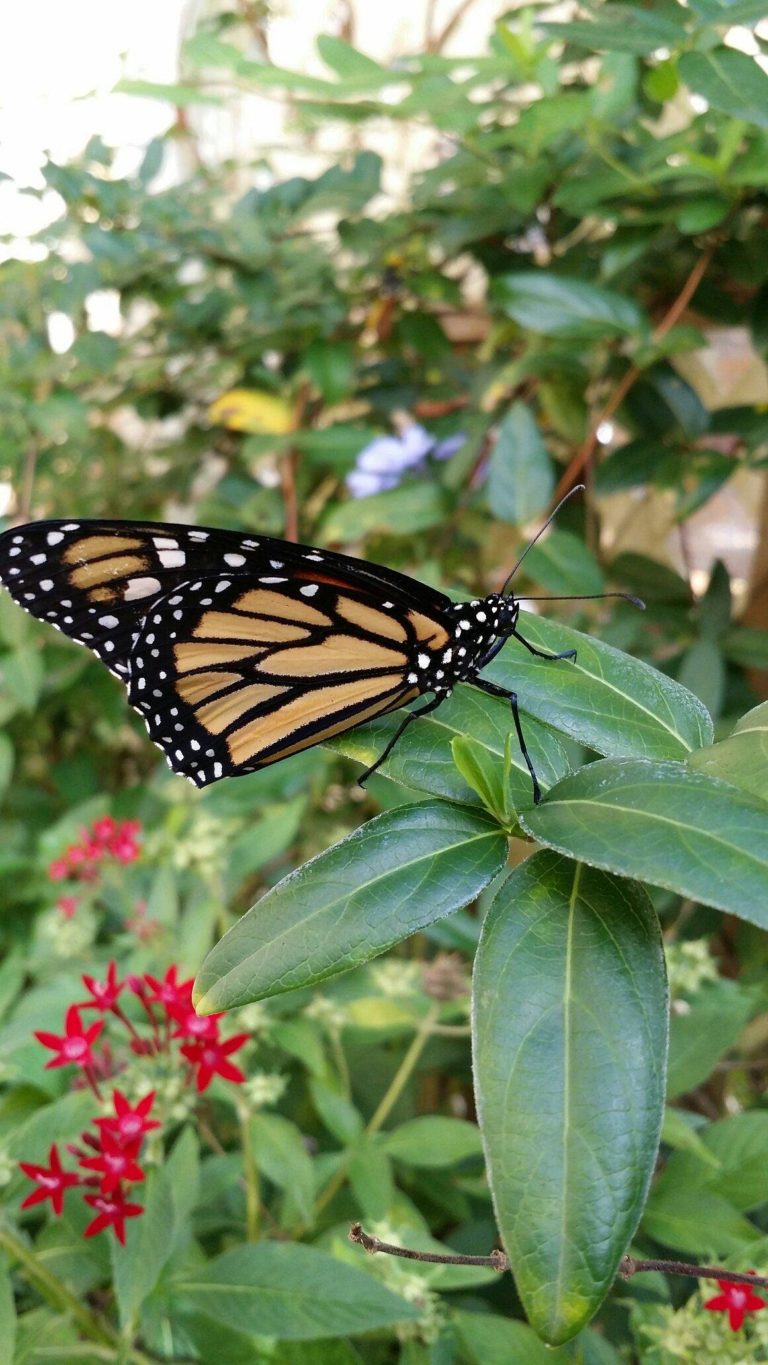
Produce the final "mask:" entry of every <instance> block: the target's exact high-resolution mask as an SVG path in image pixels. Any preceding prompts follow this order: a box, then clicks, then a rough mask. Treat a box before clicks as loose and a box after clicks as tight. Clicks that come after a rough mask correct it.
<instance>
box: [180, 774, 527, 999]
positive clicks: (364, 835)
mask: <svg viewBox="0 0 768 1365" xmlns="http://www.w3.org/2000/svg"><path fill="white" fill-rule="evenodd" d="M505 856H506V840H505V838H504V835H503V834H502V832H501V831H500V829H499V828H498V826H497V825H496V824H495V823H494V822H493V821H492V820H490V819H489V818H488V817H487V816H485V815H484V814H482V813H481V812H480V811H474V810H468V809H467V808H466V807H460V806H453V805H448V804H447V803H446V802H443V801H430V802H425V803H424V804H423V805H422V804H419V805H412V806H406V807H404V808H401V809H399V810H395V811H388V812H387V813H386V814H384V815H380V816H378V817H377V819H375V820H371V821H369V823H368V824H367V825H363V826H362V828H360V829H357V830H355V831H354V833H353V834H351V835H350V836H349V837H348V838H347V839H343V840H342V842H341V843H340V844H336V845H335V846H334V847H333V848H329V849H327V850H326V851H325V852H324V853H321V854H319V856H318V857H316V858H313V859H312V861H311V862H309V863H305V865H304V866H303V867H300V868H298V869H297V871H295V872H292V873H291V874H290V876H288V877H285V878H284V879H283V881H281V882H278V884H277V886H274V887H272V889H271V890H270V891H268V892H267V894H266V895H265V896H263V897H262V899H261V900H260V901H257V903H256V905H254V906H253V907H252V908H251V909H250V910H249V911H248V913H247V914H246V915H244V916H243V918H242V919H241V920H239V921H238V923H237V924H236V925H235V926H234V927H233V928H232V929H230V931H229V933H228V934H225V935H224V938H223V939H222V940H221V942H220V943H218V944H217V945H216V947H215V948H214V949H213V951H212V952H211V953H209V955H208V957H207V958H206V960H205V962H204V963H203V966H202V968H201V970H200V975H199V977H198V979H197V983H196V986H195V999H196V1001H197V1007H198V1009H199V1010H200V1012H201V1013H203V1014H210V1013H212V1012H213V1011H215V1010H221V1009H231V1008H232V1007H233V1006H235V1005H243V1004H246V1003H247V1002H248V1001H249V1000H255V999H258V998H260V997H262V996H265V995H277V994H279V993H280V992H282V991H289V990H292V989H293V988H294V987H296V986H306V985H309V984H311V983H312V982H314V981H321V980H323V978H324V977H326V976H331V975H332V974H333V973H334V972H338V971H343V970H345V969H346V968H348V967H354V966H357V965H359V963H361V962H365V961H367V960H368V958H370V957H374V956H375V955H376V954H377V953H382V952H384V950H385V949H386V948H389V947H391V945H392V944H393V943H396V942H397V941H398V940H399V939H401V938H405V936H406V935H407V934H412V933H415V931H416V930H417V929H422V928H424V926H425V925H426V924H431V923H432V921H433V920H435V919H440V918H441V916H443V915H449V914H451V912H452V911H454V910H458V909H460V908H461V906H463V905H466V904H467V902H468V901H471V900H473V899H474V897H475V896H477V895H478V894H479V893H480V891H482V889H483V887H484V886H487V885H488V883H489V882H490V881H491V880H492V879H493V877H495V875H496V873H497V872H498V871H499V869H500V868H501V867H502V866H503V864H504V859H505Z"/></svg>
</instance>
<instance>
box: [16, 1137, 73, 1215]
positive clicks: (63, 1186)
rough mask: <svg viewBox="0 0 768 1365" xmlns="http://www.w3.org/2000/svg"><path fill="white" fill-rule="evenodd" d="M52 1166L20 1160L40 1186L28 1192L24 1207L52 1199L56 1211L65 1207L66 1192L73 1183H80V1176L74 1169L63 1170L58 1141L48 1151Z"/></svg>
mask: <svg viewBox="0 0 768 1365" xmlns="http://www.w3.org/2000/svg"><path fill="white" fill-rule="evenodd" d="M48 1160H49V1162H50V1166H47V1167H46V1166H35V1165H33V1163H32V1162H31V1161H20V1162H19V1165H20V1167H21V1169H22V1171H23V1172H24V1174H25V1175H26V1176H29V1179H30V1180H36V1181H37V1184H38V1186H39V1188H38V1189H36V1190H33V1191H32V1193H31V1194H28V1195H27V1197H26V1199H25V1200H24V1201H23V1202H22V1205H21V1207H22V1208H23V1209H28V1208H31V1206H32V1205H33V1204H42V1202H43V1200H45V1199H50V1201H51V1204H52V1205H53V1211H54V1213H61V1211H62V1209H63V1207H64V1192H65V1190H68V1189H69V1188H70V1186H72V1185H79V1184H80V1177H79V1176H78V1175H75V1173H74V1172H73V1171H65V1170H62V1166H61V1161H60V1160H59V1152H58V1148H57V1146H56V1143H55V1142H53V1143H52V1144H51V1150H50V1152H49V1153H48Z"/></svg>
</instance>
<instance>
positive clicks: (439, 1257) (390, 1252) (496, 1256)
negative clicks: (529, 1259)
mask: <svg viewBox="0 0 768 1365" xmlns="http://www.w3.org/2000/svg"><path fill="white" fill-rule="evenodd" d="M349 1240H350V1242H357V1243H358V1244H359V1245H360V1246H361V1247H364V1248H365V1250H366V1251H370V1252H371V1253H372V1254H373V1253H374V1252H377V1251H383V1252H384V1253H385V1254H386V1255H387V1256H402V1257H403V1259H404V1260H406V1261H427V1262H428V1263H429V1264H430V1265H479V1266H483V1267H484V1268H486V1269H488V1270H509V1260H508V1258H507V1257H506V1256H505V1254H504V1252H503V1251H492V1252H491V1254H490V1256H449V1255H448V1254H447V1253H446V1252H435V1251H415V1250H414V1249H413V1247H397V1246H395V1245H394V1244H393V1243H392V1242H382V1240H381V1238H380V1237H372V1236H371V1234H370V1233H369V1232H365V1231H364V1230H363V1228H362V1226H361V1225H360V1223H353V1224H352V1226H351V1228H350V1229H349Z"/></svg>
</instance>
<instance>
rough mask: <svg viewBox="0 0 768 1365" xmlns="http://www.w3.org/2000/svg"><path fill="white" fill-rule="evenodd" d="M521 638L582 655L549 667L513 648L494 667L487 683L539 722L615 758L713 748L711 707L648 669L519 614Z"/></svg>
mask: <svg viewBox="0 0 768 1365" xmlns="http://www.w3.org/2000/svg"><path fill="white" fill-rule="evenodd" d="M518 630H519V632H520V634H521V635H522V636H524V638H525V639H526V640H528V641H529V643H530V644H532V645H534V646H535V647H536V648H537V649H541V650H546V651H549V652H551V653H559V652H560V651H561V650H566V649H575V650H576V651H577V657H576V659H575V660H567V659H559V660H556V661H552V662H550V661H547V660H545V659H537V658H534V657H533V656H532V655H531V654H529V653H528V652H527V650H525V649H524V648H523V646H522V645H521V644H519V643H518V642H517V641H510V642H509V644H507V645H506V646H505V647H504V649H503V650H502V651H501V654H500V655H499V657H498V659H496V660H494V662H493V663H492V664H490V665H489V667H488V669H487V674H488V676H489V677H490V678H492V679H493V681H494V682H497V683H500V684H501V685H502V686H503V687H506V688H511V689H513V690H514V691H515V692H517V694H518V696H519V700H520V706H521V708H522V710H523V711H525V712H527V713H530V714H531V715H533V716H535V717H536V719H537V720H540V721H543V722H544V723H545V724H547V725H552V726H554V727H555V729H557V730H562V731H563V732H564V733H565V734H567V735H571V736H572V738H573V739H576V740H579V741H580V742H581V743H582V744H588V745H590V747H591V748H593V749H596V750H597V751H598V753H603V754H609V755H611V756H615V757H619V756H621V757H625V756H627V755H632V756H633V757H635V758H682V757H684V756H685V755H686V754H687V753H690V751H691V750H692V749H698V748H700V747H701V745H702V744H708V743H709V742H710V741H711V739H712V721H711V718H710V716H709V713H708V711H707V709H706V707H705V706H703V705H702V703H701V702H700V701H699V699H698V698H697V697H694V696H693V694H692V693H690V692H687V691H686V690H685V688H683V687H681V686H680V684H679V683H677V682H675V681H674V680H673V679H672V678H668V677H666V675H665V674H663V673H659V672H657V670H656V669H655V668H651V667H650V665H649V664H645V663H642V662H641V661H640V660H639V659H632V658H630V657H629V655H627V654H623V653H622V652H621V651H620V650H618V649H614V648H613V647H612V646H611V645H607V644H604V643H603V642H602V641H601V640H594V639H592V638H591V636H589V635H583V634H582V633H581V632H580V631H577V630H572V629H571V628H570V627H569V626H561V625H558V624H557V622H555V621H551V620H548V619H547V618H545V617H543V616H534V615H533V614H532V613H530V612H521V613H520V620H519V622H518Z"/></svg>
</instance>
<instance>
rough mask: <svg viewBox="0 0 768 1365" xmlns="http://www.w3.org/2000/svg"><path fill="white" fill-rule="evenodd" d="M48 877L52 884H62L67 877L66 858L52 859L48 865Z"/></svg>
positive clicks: (67, 866)
mask: <svg viewBox="0 0 768 1365" xmlns="http://www.w3.org/2000/svg"><path fill="white" fill-rule="evenodd" d="M48 876H49V877H50V879H51V881H52V882H63V881H64V880H65V879H66V878H67V877H68V876H69V865H68V863H67V860H66V858H54V860H53V862H52V863H49V864H48Z"/></svg>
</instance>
